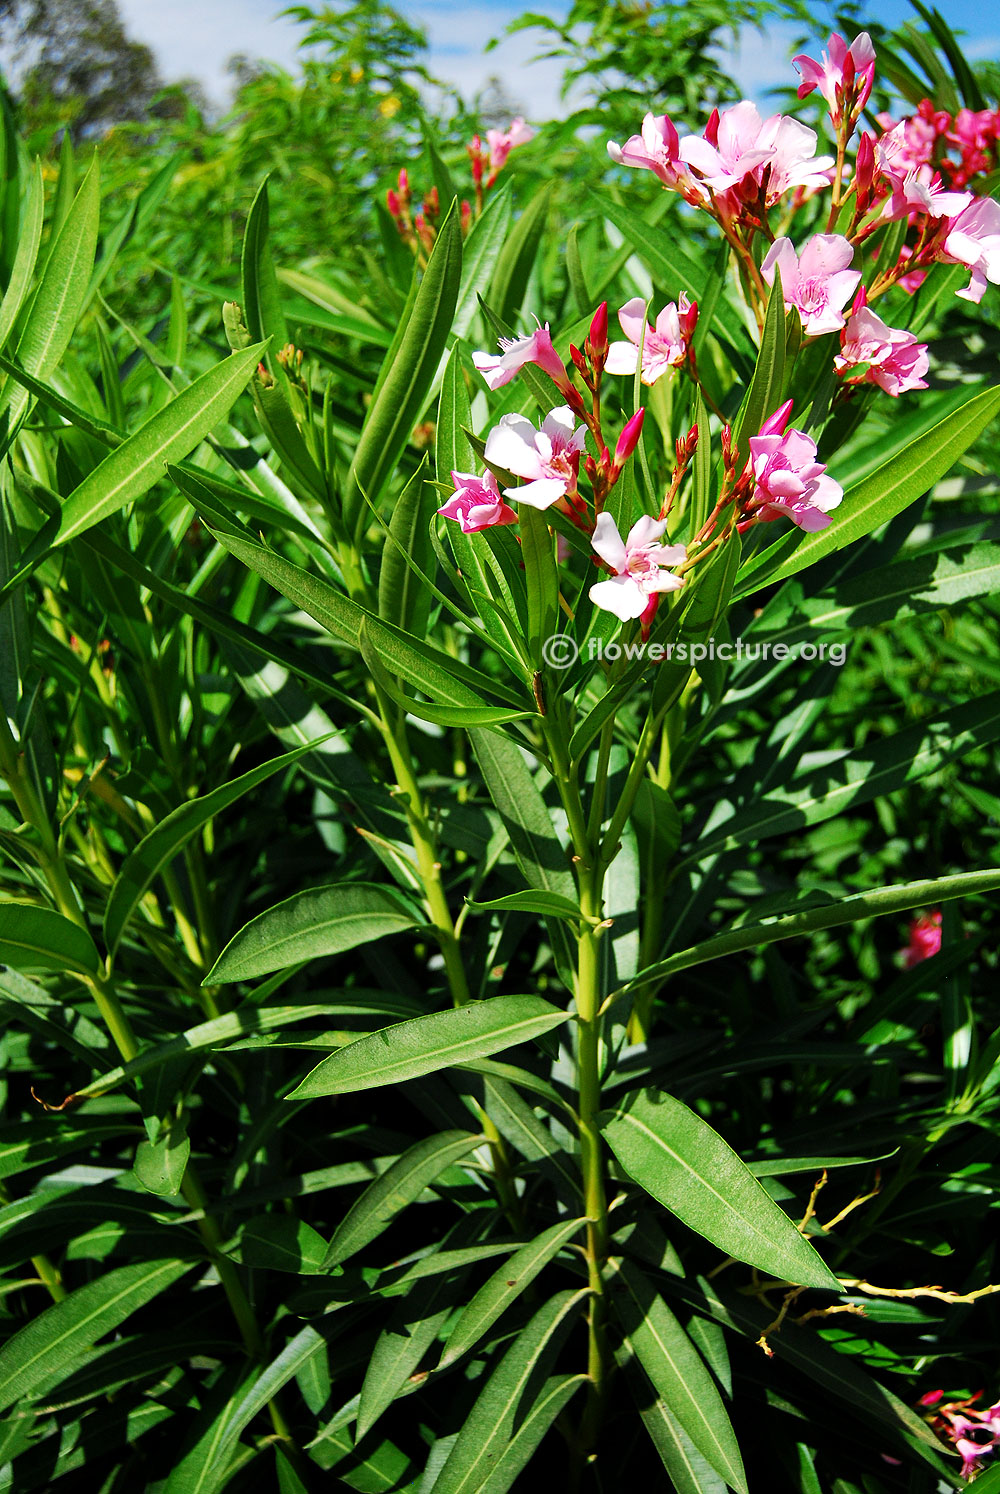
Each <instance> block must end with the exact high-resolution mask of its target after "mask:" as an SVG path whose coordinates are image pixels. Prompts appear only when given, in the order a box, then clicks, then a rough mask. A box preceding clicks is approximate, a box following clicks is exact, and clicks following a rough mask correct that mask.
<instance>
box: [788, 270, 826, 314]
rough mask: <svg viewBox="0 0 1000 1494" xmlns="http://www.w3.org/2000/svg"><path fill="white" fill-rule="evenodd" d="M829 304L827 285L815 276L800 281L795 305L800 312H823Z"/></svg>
mask: <svg viewBox="0 0 1000 1494" xmlns="http://www.w3.org/2000/svg"><path fill="white" fill-rule="evenodd" d="M826 303H827V294H826V283H825V281H823V280H818V279H817V278H816V277H815V276H813V277H811V278H810V279H808V280H800V281H799V284H798V287H797V289H796V291H795V304H796V306H798V307H799V309H800V311H805V312H813V311H822V310H823V308H824V307H825V306H826Z"/></svg>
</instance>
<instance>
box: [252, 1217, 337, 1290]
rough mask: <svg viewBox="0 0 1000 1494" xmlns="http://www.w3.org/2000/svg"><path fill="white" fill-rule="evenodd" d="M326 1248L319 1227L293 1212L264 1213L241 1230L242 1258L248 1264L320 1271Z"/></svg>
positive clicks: (308, 1273)
mask: <svg viewBox="0 0 1000 1494" xmlns="http://www.w3.org/2000/svg"><path fill="white" fill-rule="evenodd" d="M326 1248H327V1247H326V1241H325V1240H324V1239H323V1236H322V1235H321V1234H320V1233H319V1231H318V1230H315V1229H313V1228H312V1226H311V1225H309V1224H306V1223H305V1221H304V1220H302V1219H296V1218H295V1217H294V1215H292V1214H263V1215H261V1217H260V1218H258V1219H251V1220H249V1222H248V1223H246V1224H245V1225H244V1226H243V1228H242V1230H241V1231H240V1242H239V1258H240V1260H241V1261H242V1262H243V1264H244V1266H259V1267H260V1268H261V1269H262V1270H265V1271H293V1272H294V1273H295V1274H296V1275H298V1276H315V1275H318V1274H319V1273H320V1272H321V1271H322V1269H323V1261H324V1258H325V1256H326Z"/></svg>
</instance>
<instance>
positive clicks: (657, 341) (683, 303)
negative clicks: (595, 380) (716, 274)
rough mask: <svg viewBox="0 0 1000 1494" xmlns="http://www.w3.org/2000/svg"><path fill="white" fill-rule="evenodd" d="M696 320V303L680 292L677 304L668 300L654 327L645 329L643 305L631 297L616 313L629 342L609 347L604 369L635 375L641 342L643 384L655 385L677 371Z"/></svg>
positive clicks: (641, 300) (638, 298) (687, 346)
mask: <svg viewBox="0 0 1000 1494" xmlns="http://www.w3.org/2000/svg"><path fill="white" fill-rule="evenodd" d="M697 320H698V303H697V302H694V303H693V304H692V302H690V301H689V300H688V298H687V296H685V295H684V294H683V293H682V294H681V295H680V296H679V297H678V299H677V303H676V305H675V304H674V302H673V301H671V303H670V305H669V306H664V308H663V310H662V311H661V312H660V313H659V315H658V316H657V318H656V325H655V326H652V327H650V326H647V325H646V304H645V302H644V301H643V299H642V297H641V296H634V297H633V298H632V300H631V301H627V302H626V304H625V305H624V306H623V307H622V309H621V311H619V313H618V321H619V322H620V324H621V329H622V331H623V332H624V333H625V336H626V337H627V338H628V342H613V343H612V344H611V349H610V351H609V353H608V361H607V363H606V364H605V365H604V366H605V368H606V369H607V371H608V373H613V374H634V373H635V370H636V367H637V365H638V362H639V345H640V343H641V344H642V382H643V383H644V384H655V383H656V381H657V379H660V378H662V377H663V375H664V374H665V373H669V371H670V370H671V369H672V368H680V367H681V365H682V364H683V363H684V362H685V361H686V359H687V355H688V348H689V346H690V343H691V338H692V336H693V335H694V329H695V323H696V322H697ZM644 333H645V336H643V334H644Z"/></svg>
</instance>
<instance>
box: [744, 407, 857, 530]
mask: <svg viewBox="0 0 1000 1494" xmlns="http://www.w3.org/2000/svg"><path fill="white" fill-rule="evenodd" d="M791 409H792V402H791V400H788V401H786V403H785V404H783V405H782V406H781V408H780V410H776V411H775V413H774V414H773V415H772V416H770V418H769V419H767V420H765V421H764V424H763V425H762V426H761V428H760V433H759V435H756V436H751V437H750V461H749V463H748V466H747V474H748V476H749V477H750V480H751V482H752V493H751V496H750V500H749V503H748V504H747V507H746V513H747V517H748V518H756V519H762V520H764V521H765V522H768V521H770V520H772V519H779V518H786V519H791V521H792V523H793V524H797V525H798V526H799V528H800V529H804V530H805V531H806V532H807V533H809V534H811V533H813V532H814V531H815V530H817V529H825V528H826V526H827V525H828V524H829V523H830V510H831V509H834V508H836V507H837V505H838V503H840V501H841V499H842V498H843V496H844V490H843V488H842V487H841V486H840V484H839V483H838V482H834V480H833V478H832V477H829V476H827V471H826V467H825V466H824V464H823V463H822V462H818V461H817V460H816V442H815V441H814V440H813V439H812V437H811V436H807V435H806V434H805V432H804V431H786V430H785V426H786V424H787V422H788V417H789V415H790V414H791Z"/></svg>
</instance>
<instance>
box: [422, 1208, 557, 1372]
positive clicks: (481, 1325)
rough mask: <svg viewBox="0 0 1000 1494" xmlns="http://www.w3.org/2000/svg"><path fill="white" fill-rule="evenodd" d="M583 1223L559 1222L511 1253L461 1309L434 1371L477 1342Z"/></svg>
mask: <svg viewBox="0 0 1000 1494" xmlns="http://www.w3.org/2000/svg"><path fill="white" fill-rule="evenodd" d="M586 1223H587V1221H586V1219H585V1218H583V1219H570V1220H561V1221H560V1222H559V1223H558V1224H553V1225H550V1226H549V1228H548V1229H546V1230H543V1231H542V1233H541V1234H540V1235H538V1236H537V1237H536V1238H535V1239H534V1240H529V1242H528V1243H527V1245H522V1246H521V1248H520V1250H518V1251H515V1253H514V1254H513V1255H512V1256H511V1257H510V1258H509V1260H506V1261H505V1262H504V1264H503V1265H502V1266H501V1267H500V1268H499V1269H498V1270H497V1271H495V1272H494V1273H493V1275H492V1276H491V1277H490V1278H489V1280H488V1281H486V1282H484V1283H483V1285H482V1286H481V1287H480V1288H479V1290H478V1291H477V1292H476V1294H475V1296H474V1297H473V1298H472V1300H471V1301H470V1302H469V1303H468V1304H467V1305H466V1306H465V1307H464V1308H463V1309H462V1312H461V1314H460V1315H459V1318H458V1321H457V1322H456V1324H455V1326H454V1328H453V1329H452V1330H451V1332H450V1333H449V1335H448V1341H447V1343H446V1344H445V1347H444V1353H443V1354H442V1355H441V1360H440V1363H439V1364H438V1366H437V1367H438V1369H439V1370H442V1369H445V1368H446V1366H447V1365H449V1364H454V1362H455V1360H456V1359H460V1358H461V1356H462V1355H463V1354H464V1353H466V1351H467V1350H468V1349H471V1348H472V1346H473V1344H476V1343H478V1342H479V1340H480V1339H481V1338H482V1336H483V1334H484V1333H486V1332H488V1330H489V1329H490V1328H492V1326H493V1324H494V1323H495V1322H496V1321H497V1319H498V1318H499V1317H501V1316H502V1315H503V1314H504V1313H505V1312H506V1311H507V1308H508V1307H509V1306H510V1304H511V1303H512V1302H514V1301H516V1300H517V1298H518V1297H519V1296H520V1295H521V1293H522V1292H523V1291H525V1290H526V1288H527V1287H529V1286H530V1285H531V1283H532V1282H533V1281H534V1279H535V1277H536V1276H537V1275H538V1273H539V1272H540V1271H541V1270H542V1268H543V1267H544V1266H546V1265H547V1264H548V1262H549V1261H550V1260H552V1259H553V1257H554V1256H556V1255H558V1253H559V1251H560V1250H561V1249H562V1247H563V1246H564V1245H565V1244H566V1243H567V1242H568V1241H569V1240H571V1239H572V1238H573V1236H574V1235H575V1234H579V1232H580V1230H581V1229H582V1228H583V1226H584V1225H585V1224H586Z"/></svg>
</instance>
